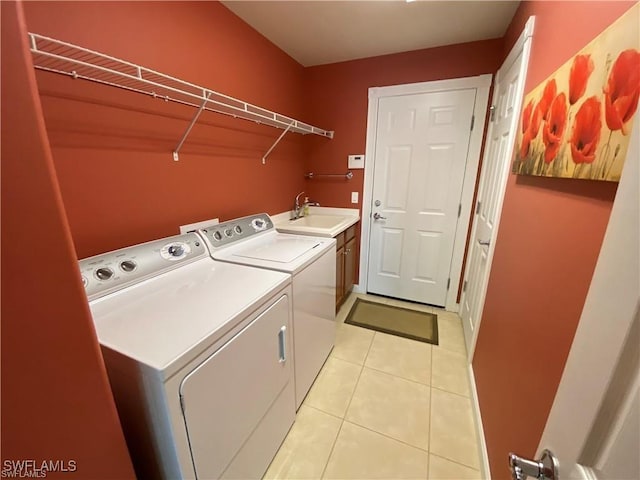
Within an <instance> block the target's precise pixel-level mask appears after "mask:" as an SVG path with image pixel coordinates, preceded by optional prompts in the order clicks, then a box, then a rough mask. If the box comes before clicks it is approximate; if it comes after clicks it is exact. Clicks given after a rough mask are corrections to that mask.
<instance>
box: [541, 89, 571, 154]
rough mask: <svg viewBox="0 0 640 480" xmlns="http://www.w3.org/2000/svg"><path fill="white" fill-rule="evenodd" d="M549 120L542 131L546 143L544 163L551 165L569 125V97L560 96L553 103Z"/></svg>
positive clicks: (562, 94)
mask: <svg viewBox="0 0 640 480" xmlns="http://www.w3.org/2000/svg"><path fill="white" fill-rule="evenodd" d="M548 116H549V119H548V120H547V121H546V122H545V124H544V127H543V129H542V139H543V141H544V145H545V149H544V161H545V163H551V161H552V160H553V159H554V158H556V155H557V154H558V150H559V149H560V141H561V140H562V135H563V134H564V129H565V126H566V124H567V96H566V95H565V94H564V92H563V93H561V94H560V95H558V96H557V97H556V98H554V99H553V102H551V106H550V107H549V115H548Z"/></svg>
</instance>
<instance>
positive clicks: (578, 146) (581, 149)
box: [570, 97, 602, 164]
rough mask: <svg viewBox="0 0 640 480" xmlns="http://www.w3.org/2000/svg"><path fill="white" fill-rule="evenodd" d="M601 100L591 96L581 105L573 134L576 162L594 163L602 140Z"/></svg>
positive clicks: (572, 150)
mask: <svg viewBox="0 0 640 480" xmlns="http://www.w3.org/2000/svg"><path fill="white" fill-rule="evenodd" d="M600 116H601V110H600V101H599V100H598V99H597V98H596V97H590V98H588V99H587V100H585V102H584V103H583V104H582V105H581V106H580V109H579V110H578V113H576V119H575V121H574V123H573V133H572V134H571V142H570V143H571V158H572V159H573V161H574V163H578V164H579V163H593V161H594V160H595V158H596V149H597V147H598V142H599V141H600V131H601V129H602V121H601V120H600Z"/></svg>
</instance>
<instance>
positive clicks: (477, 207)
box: [476, 200, 480, 215]
mask: <svg viewBox="0 0 640 480" xmlns="http://www.w3.org/2000/svg"><path fill="white" fill-rule="evenodd" d="M479 212H480V200H478V203H476V215H477V214H478V213H479Z"/></svg>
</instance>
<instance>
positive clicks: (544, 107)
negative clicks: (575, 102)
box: [538, 78, 557, 120]
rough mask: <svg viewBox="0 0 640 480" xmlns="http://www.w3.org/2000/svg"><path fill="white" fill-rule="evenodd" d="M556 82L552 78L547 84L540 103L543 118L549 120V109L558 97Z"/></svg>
mask: <svg viewBox="0 0 640 480" xmlns="http://www.w3.org/2000/svg"><path fill="white" fill-rule="evenodd" d="M556 91H557V87H556V80H555V79H554V78H552V79H551V80H549V81H548V82H547V85H546V86H545V87H544V92H542V98H541V99H540V103H539V104H538V106H539V107H540V112H541V113H542V118H544V119H545V120H546V119H547V115H548V114H549V107H550V106H551V102H553V99H554V98H555V97H556Z"/></svg>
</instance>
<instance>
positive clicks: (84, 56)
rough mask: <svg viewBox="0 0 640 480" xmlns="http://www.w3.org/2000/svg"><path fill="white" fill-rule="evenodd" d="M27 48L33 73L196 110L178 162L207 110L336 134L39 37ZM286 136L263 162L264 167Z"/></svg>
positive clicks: (298, 129) (304, 131)
mask: <svg viewBox="0 0 640 480" xmlns="http://www.w3.org/2000/svg"><path fill="white" fill-rule="evenodd" d="M29 43H30V46H31V53H32V58H33V64H34V67H35V68H36V69H38V70H44V71H47V72H53V73H59V74H62V75H67V76H69V77H72V78H76V79H83V80H89V81H91V82H96V83H100V84H103V85H108V86H112V87H117V88H122V89H124V90H129V91H132V92H137V93H141V94H144V95H149V96H152V97H154V98H159V99H162V100H166V101H169V102H174V103H180V104H183V105H188V106H191V107H195V108H197V109H198V112H197V113H196V115H195V117H194V119H193V121H192V123H191V125H190V126H189V128H188V129H187V131H186V132H185V135H184V136H183V138H182V139H181V140H180V142H179V144H178V147H177V148H176V150H174V159H175V160H177V154H178V151H179V150H180V147H181V146H182V144H183V143H184V140H185V138H186V136H187V135H188V134H189V131H190V130H191V127H193V124H194V123H195V121H196V120H197V118H198V116H199V115H200V113H201V112H202V111H203V110H207V111H210V112H215V113H220V114H223V115H229V116H232V117H235V118H241V119H244V120H250V121H253V122H256V123H260V124H264V125H269V126H271V127H276V128H281V129H284V130H285V132H286V131H290V132H294V133H300V134H303V135H304V134H313V135H319V136H322V137H326V138H333V131H330V130H324V129H322V128H318V127H314V126H313V125H309V124H307V123H304V122H301V121H299V120H296V119H294V118H291V117H288V116H286V115H281V114H279V113H276V112H272V111H270V110H267V109H265V108H262V107H258V106H256V105H252V104H251V103H247V102H244V101H242V100H239V99H237V98H234V97H230V96H228V95H224V94H222V93H219V92H216V91H214V90H210V89H208V88H205V87H201V86H198V85H195V84H193V83H189V82H186V81H184V80H180V79H178V78H174V77H171V76H169V75H165V74H163V73H160V72H156V71H154V70H151V69H148V68H145V67H142V66H140V65H136V64H134V63H130V62H127V61H125V60H121V59H119V58H115V57H111V56H109V55H105V54H103V53H99V52H96V51H93V50H89V49H87V48H83V47H79V46H77V45H73V44H71V43H67V42H63V41H60V40H56V39H53V38H49V37H45V36H43V35H39V34H36V33H29ZM282 136H283V135H281V136H280V138H278V140H277V141H276V143H275V144H274V145H273V146H272V147H271V149H269V152H267V154H266V155H265V156H264V157H263V163H264V160H265V158H266V156H267V155H268V154H269V153H270V152H271V150H273V148H274V147H275V145H276V144H277V143H278V141H280V139H281V138H282Z"/></svg>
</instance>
